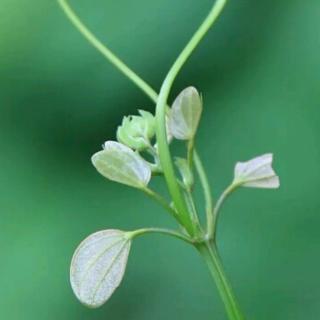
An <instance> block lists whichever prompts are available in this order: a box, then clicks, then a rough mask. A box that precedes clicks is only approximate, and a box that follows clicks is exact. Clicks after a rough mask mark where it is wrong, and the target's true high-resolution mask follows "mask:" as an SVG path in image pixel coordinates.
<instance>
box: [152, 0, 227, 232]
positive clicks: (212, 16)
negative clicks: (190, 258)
mask: <svg viewBox="0 0 320 320" xmlns="http://www.w3.org/2000/svg"><path fill="white" fill-rule="evenodd" d="M225 4H226V0H217V1H216V2H215V4H214V5H213V7H212V9H211V11H210V13H209V15H208V16H207V17H206V19H205V20H204V22H203V23H202V24H201V26H200V27H199V29H198V30H197V31H196V33H195V34H194V35H193V37H192V38H191V40H190V41H189V43H188V44H187V45H186V47H185V48H184V50H183V51H182V52H181V54H180V55H179V57H178V59H177V60H176V61H175V63H174V64H173V66H172V67H171V69H170V70H169V72H168V74H167V76H166V78H165V80H164V82H163V84H162V87H161V90H160V93H159V97H158V102H157V107H156V119H157V130H156V133H157V142H158V148H159V154H160V161H161V165H162V168H163V170H164V176H165V178H166V182H167V185H168V189H169V192H170V195H171V197H172V199H173V201H174V204H175V206H176V209H177V211H178V212H179V215H180V216H181V218H180V219H181V222H182V223H183V225H184V226H185V228H186V230H187V231H188V232H189V234H190V235H194V234H195V233H196V230H195V229H194V226H193V225H192V221H191V219H190V215H189V213H188V208H187V205H186V202H185V199H184V198H183V195H182V193H181V190H180V187H179V185H178V183H177V179H176V175H175V171H174V166H173V163H172V158H171V154H170V149H169V145H168V142H167V133H166V105H167V100H168V97H169V94H170V90H171V88H172V85H173V82H174V80H175V78H176V77H177V75H178V73H179V72H180V70H181V68H182V67H183V65H184V64H185V62H186V61H187V60H188V58H189V57H190V55H191V54H192V52H193V51H194V50H195V48H196V47H197V46H198V44H199V43H200V41H201V40H202V38H203V37H204V36H205V34H206V33H207V32H208V30H209V29H210V27H211V26H212V25H213V23H214V22H215V21H216V19H217V18H218V17H219V15H220V13H221V12H222V9H223V7H224V5H225Z"/></svg>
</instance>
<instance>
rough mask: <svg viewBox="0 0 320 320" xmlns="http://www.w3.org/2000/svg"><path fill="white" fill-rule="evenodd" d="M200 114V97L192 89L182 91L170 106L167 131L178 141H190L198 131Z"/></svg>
mask: <svg viewBox="0 0 320 320" xmlns="http://www.w3.org/2000/svg"><path fill="white" fill-rule="evenodd" d="M201 113H202V101H201V97H200V95H199V93H198V91H197V89H195V88H194V87H188V88H186V89H184V90H183V91H182V92H181V93H180V94H179V96H178V97H177V98H176V100H175V101H174V103H173V105H172V109H171V111H170V117H169V131H170V132H171V133H172V135H173V136H174V137H175V138H176V139H179V140H190V139H192V138H193V137H194V136H195V134H196V132H197V129H198V125H199V122H200V118H201Z"/></svg>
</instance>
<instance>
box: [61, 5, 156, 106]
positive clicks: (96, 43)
mask: <svg viewBox="0 0 320 320" xmlns="http://www.w3.org/2000/svg"><path fill="white" fill-rule="evenodd" d="M58 2H59V4H60V6H61V8H62V10H63V11H64V13H65V14H66V16H67V17H68V18H69V20H70V21H71V22H72V23H73V25H74V26H75V27H76V28H77V29H78V30H79V32H80V33H81V34H82V35H83V36H84V37H85V38H86V39H87V40H88V41H89V43H90V44H91V45H92V46H93V47H95V48H96V49H97V50H98V51H99V52H100V53H101V54H102V55H103V56H104V57H105V58H107V59H108V60H109V61H110V62H111V63H112V64H113V65H114V66H115V67H116V68H118V69H119V70H120V71H121V72H122V73H123V74H124V75H125V76H127V77H128V78H129V79H130V80H131V81H132V82H133V83H134V84H135V85H136V86H137V87H138V88H140V89H141V90H142V91H143V92H144V93H145V94H146V95H147V96H149V97H150V99H151V100H152V101H154V102H155V103H156V102H157V99H158V94H157V92H156V91H154V90H153V89H152V88H151V86H150V85H149V84H148V83H146V82H145V81H144V80H143V79H142V78H141V77H139V76H138V75H137V74H136V73H135V72H134V71H133V70H132V69H130V68H129V67H128V66H127V65H126V64H125V63H124V62H123V61H122V60H120V59H119V58H118V57H117V56H116V55H115V54H114V53H113V52H112V51H111V50H110V49H108V48H107V47H106V46H105V45H104V44H103V43H102V42H101V41H100V40H99V39H97V37H96V36H95V35H94V34H93V33H92V32H91V31H90V30H89V29H88V28H87V27H86V26H85V25H84V24H83V22H82V21H81V20H80V18H79V17H78V16H77V15H76V13H75V12H74V11H73V10H72V9H71V7H70V6H69V4H68V3H67V1H66V0H58Z"/></svg>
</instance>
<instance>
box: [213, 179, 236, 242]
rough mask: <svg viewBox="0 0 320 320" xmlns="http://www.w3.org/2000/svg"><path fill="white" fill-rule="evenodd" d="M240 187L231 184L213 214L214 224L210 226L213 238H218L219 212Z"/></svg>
mask: <svg viewBox="0 0 320 320" xmlns="http://www.w3.org/2000/svg"><path fill="white" fill-rule="evenodd" d="M237 187H238V185H237V184H231V185H230V186H229V187H228V188H227V189H226V190H224V191H223V193H222V194H221V196H220V198H219V199H218V201H217V203H216V205H215V207H214V209H213V213H212V217H213V220H212V223H211V224H210V235H211V236H212V237H215V236H216V228H217V222H218V217H219V212H220V210H221V208H222V205H223V204H224V202H225V200H226V199H227V198H228V197H229V196H230V194H231V193H232V192H233V191H234V190H235V189H236V188H237Z"/></svg>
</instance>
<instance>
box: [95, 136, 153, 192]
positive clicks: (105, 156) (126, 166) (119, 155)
mask: <svg viewBox="0 0 320 320" xmlns="http://www.w3.org/2000/svg"><path fill="white" fill-rule="evenodd" d="M92 163H93V165H94V166H95V167H96V169H97V170H98V172H99V173H100V174H102V175H103V176H104V177H106V178H108V179H110V180H112V181H116V182H119V183H122V184H126V185H129V186H131V187H135V188H144V187H145V186H147V185H148V183H149V181H150V178H151V169H150V166H149V164H148V163H147V162H146V161H145V160H144V159H142V158H141V157H140V156H139V155H138V154H136V153H135V152H134V151H132V150H131V149H130V148H128V147H127V146H124V145H122V144H121V143H118V142H115V141H107V142H106V143H105V145H104V150H102V151H99V152H97V153H95V154H94V155H93V156H92Z"/></svg>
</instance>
